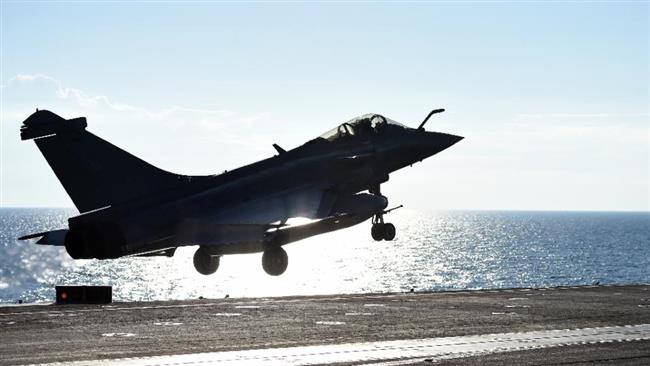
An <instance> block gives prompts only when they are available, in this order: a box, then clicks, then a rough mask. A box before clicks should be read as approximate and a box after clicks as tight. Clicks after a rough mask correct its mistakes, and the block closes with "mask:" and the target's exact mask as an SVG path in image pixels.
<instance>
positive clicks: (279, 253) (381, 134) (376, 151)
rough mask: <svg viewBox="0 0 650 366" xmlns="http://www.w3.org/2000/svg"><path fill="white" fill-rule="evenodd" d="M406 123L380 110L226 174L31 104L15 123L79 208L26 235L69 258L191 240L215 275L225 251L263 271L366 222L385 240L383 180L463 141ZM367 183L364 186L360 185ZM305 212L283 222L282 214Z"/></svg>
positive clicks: (197, 261) (205, 270)
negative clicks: (308, 243)
mask: <svg viewBox="0 0 650 366" xmlns="http://www.w3.org/2000/svg"><path fill="white" fill-rule="evenodd" d="M442 111H444V110H443V109H437V110H434V111H432V112H431V113H429V115H428V116H427V117H426V118H425V120H424V121H423V122H422V123H421V124H420V126H419V127H418V128H408V127H406V126H404V125H401V124H399V123H397V122H395V121H392V120H390V119H388V118H385V117H383V116H381V115H379V114H367V115H364V116H361V117H358V118H354V119H352V120H350V121H348V122H345V123H343V124H341V125H339V126H338V127H336V128H334V129H333V130H331V131H328V132H326V133H325V134H323V135H321V136H319V137H317V138H315V139H313V140H310V141H308V142H307V143H305V144H304V145H302V146H299V147H296V148H295V149H292V150H284V149H283V148H281V147H280V146H278V145H276V144H273V147H274V148H275V150H276V151H277V153H278V154H277V155H275V156H273V157H271V158H268V159H265V160H262V161H258V162H256V163H253V164H251V165H247V166H244V167H241V168H238V169H235V170H232V171H229V172H225V173H223V174H218V175H209V176H187V175H179V174H173V173H169V172H166V171H164V170H161V169H158V168H156V167H154V166H152V165H150V164H148V163H146V162H145V161H143V160H140V159H138V158H137V157H135V156H133V155H131V154H129V153H128V152H126V151H124V150H121V149H120V148H118V147H116V146H114V145H112V144H110V143H109V142H107V141H105V140H102V139H101V138H99V137H97V136H95V135H94V134H92V133H90V132H88V131H86V127H87V123H86V118H84V117H81V118H73V119H68V120H66V119H64V118H62V117H60V116H58V115H56V114H54V113H52V112H50V111H46V110H41V111H39V110H37V111H36V112H35V113H34V114H32V115H31V116H29V118H27V119H26V120H25V121H24V122H23V126H22V127H21V129H20V137H21V139H22V140H31V139H34V141H35V142H36V146H38V148H39V150H40V151H41V153H43V155H44V156H45V159H46V160H47V162H48V163H49V164H50V167H51V168H52V170H54V173H55V174H56V176H57V177H58V178H59V180H60V181H61V184H63V187H64V188H65V190H66V192H67V193H68V195H70V198H72V201H73V202H74V204H75V206H76V207H77V209H78V210H79V212H80V213H81V214H80V215H78V216H74V217H71V218H69V219H68V228H67V229H61V230H54V231H48V232H42V233H38V234H32V235H26V236H23V237H21V238H20V239H34V238H40V239H39V240H38V241H37V244H44V245H59V246H65V249H66V251H67V252H68V254H69V255H70V257H72V258H74V259H90V258H96V259H112V258H118V257H123V256H157V255H162V256H172V255H173V254H174V251H175V250H176V248H178V247H180V246H189V245H198V246H199V248H198V249H197V251H196V253H195V254H194V267H195V268H196V270H197V271H198V272H200V273H202V274H205V275H208V274H212V273H214V272H215V271H216V270H217V268H218V267H219V259H220V258H221V256H223V255H226V254H241V253H257V252H263V255H262V266H263V268H264V270H265V271H266V273H268V274H270V275H273V276H277V275H280V274H282V273H284V271H285V270H286V268H287V264H288V257H287V253H286V252H285V251H284V249H283V248H282V246H283V245H285V244H289V243H292V242H295V241H298V240H302V239H305V238H308V237H310V236H314V235H318V234H323V233H327V232H330V231H334V230H339V229H343V228H347V227H350V226H352V225H356V224H359V223H361V222H363V221H366V220H368V219H370V218H372V230H371V234H372V237H373V239H374V240H377V241H380V240H393V239H394V238H395V226H394V225H393V224H390V223H386V222H384V215H385V214H386V213H388V212H389V211H390V210H387V209H386V208H387V206H388V200H387V199H386V197H384V196H383V195H382V194H381V190H380V187H381V184H382V183H385V182H387V181H388V175H389V174H390V173H392V172H394V171H396V170H398V169H401V168H403V167H406V166H408V165H411V164H413V163H415V162H419V161H422V160H423V159H426V158H427V157H429V156H431V155H434V154H437V153H439V152H440V151H442V150H445V149H446V148H448V147H450V146H451V145H453V144H455V143H456V142H458V141H460V140H461V139H462V137H460V136H454V135H448V134H444V133H438V132H427V131H425V130H424V124H425V123H426V122H427V120H428V119H429V118H430V117H431V116H432V115H433V114H435V113H438V112H442ZM366 191H367V192H366ZM297 217H303V218H309V219H311V220H312V221H311V222H310V223H307V224H303V225H288V224H287V221H288V219H290V218H297Z"/></svg>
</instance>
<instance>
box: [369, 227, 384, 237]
mask: <svg viewBox="0 0 650 366" xmlns="http://www.w3.org/2000/svg"><path fill="white" fill-rule="evenodd" d="M370 235H371V236H372V238H373V239H374V240H375V241H382V240H384V224H372V229H370Z"/></svg>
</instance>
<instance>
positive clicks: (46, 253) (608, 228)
mask: <svg viewBox="0 0 650 366" xmlns="http://www.w3.org/2000/svg"><path fill="white" fill-rule="evenodd" d="M76 214H77V211H76V210H75V209H73V208H27V207H24V208H22V207H13V208H10V207H5V208H0V218H1V224H0V261H1V263H2V265H1V266H0V304H11V303H16V302H18V301H19V300H21V301H22V302H24V303H43V302H52V301H53V300H54V286H55V285H66V284H68V285H70V284H85V285H112V286H113V291H114V300H115V301H153V300H172V299H174V300H176V299H193V298H198V297H204V298H222V297H224V296H226V295H229V296H231V297H257V296H292V295H319V294H336V293H365V292H401V291H410V290H411V289H413V290H415V291H437V290H464V289H493V288H496V289H498V288H509V287H551V286H576V285H592V284H596V283H599V284H635V283H648V282H650V212H634V211H528V210H521V211H519V210H517V211H507V210H495V211H488V210H444V211H437V210H436V211H417V210H409V209H401V210H398V211H396V212H394V213H391V214H390V215H389V216H388V217H387V218H388V221H390V222H393V223H394V224H395V226H396V227H397V237H396V239H395V240H394V241H392V242H374V241H373V240H372V239H371V237H370V224H369V223H362V224H360V225H357V226H355V227H352V228H349V229H344V230H341V231H337V232H333V233H328V234H324V235H320V236H316V237H313V238H309V239H305V240H302V241H299V242H296V243H292V244H290V245H287V246H285V249H286V250H287V253H288V255H289V267H288V269H287V272H286V273H285V274H283V275H282V276H278V277H271V276H268V275H266V274H265V273H264V271H263V270H262V268H261V254H246V255H233V256H225V257H223V258H222V259H221V266H220V268H219V270H218V271H217V272H216V273H215V274H213V275H210V276H203V275H201V274H199V273H197V272H196V271H195V270H194V267H193V264H192V255H193V254H194V251H195V250H196V247H182V248H179V249H178V250H177V251H176V254H175V255H174V257H172V258H166V257H148V258H120V259H116V260H104V261H99V260H77V261H75V260H72V259H71V258H70V257H69V256H68V255H67V253H66V252H65V249H64V248H62V247H51V246H40V245H35V244H33V243H32V241H18V240H17V238H18V237H20V236H22V235H26V234H30V233H36V232H40V231H46V230H53V229H57V228H66V227H67V218H68V217H70V216H74V215H76Z"/></svg>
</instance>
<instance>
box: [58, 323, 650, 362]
mask: <svg viewBox="0 0 650 366" xmlns="http://www.w3.org/2000/svg"><path fill="white" fill-rule="evenodd" d="M631 339H637V340H650V324H639V325H627V326H608V327H597V328H582V329H565V330H542V331H531V332H520V333H496V334H481V335H470V336H456V337H440V338H426V339H407V340H393V341H380V342H363V343H345V344H330V345H318V346H298V347H284V348H266V349H253V350H244V351H225V352H209V353H195V354H185V355H172V356H151V357H137V358H123V359H104V360H90V361H75V362H68V363H66V364H70V365H77V366H81V365H107V366H111V365H134V366H152V365H158V366H169V365H179V364H184V365H202V366H210V365H233V366H234V365H247V364H255V365H294V366H297V365H313V364H331V363H351V362H368V363H370V362H372V363H377V362H381V361H386V362H387V364H391V363H392V364H399V362H400V361H399V360H415V359H419V358H422V359H424V358H430V359H443V358H456V357H466V356H468V355H478V354H488V353H496V352H509V351H516V350H520V349H522V348H524V349H541V348H549V347H562V346H568V345H580V344H583V343H585V342H587V343H589V342H599V343H609V342H624V341H628V340H631ZM56 364H57V363H53V364H50V365H56ZM59 364H60V363H59Z"/></svg>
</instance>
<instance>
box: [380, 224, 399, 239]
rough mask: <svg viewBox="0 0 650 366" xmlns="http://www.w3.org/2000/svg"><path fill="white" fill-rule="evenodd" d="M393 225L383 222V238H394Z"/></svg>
mask: <svg viewBox="0 0 650 366" xmlns="http://www.w3.org/2000/svg"><path fill="white" fill-rule="evenodd" d="M395 233H396V231H395V225H393V224H384V230H383V237H384V240H387V241H391V240H393V239H395Z"/></svg>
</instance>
